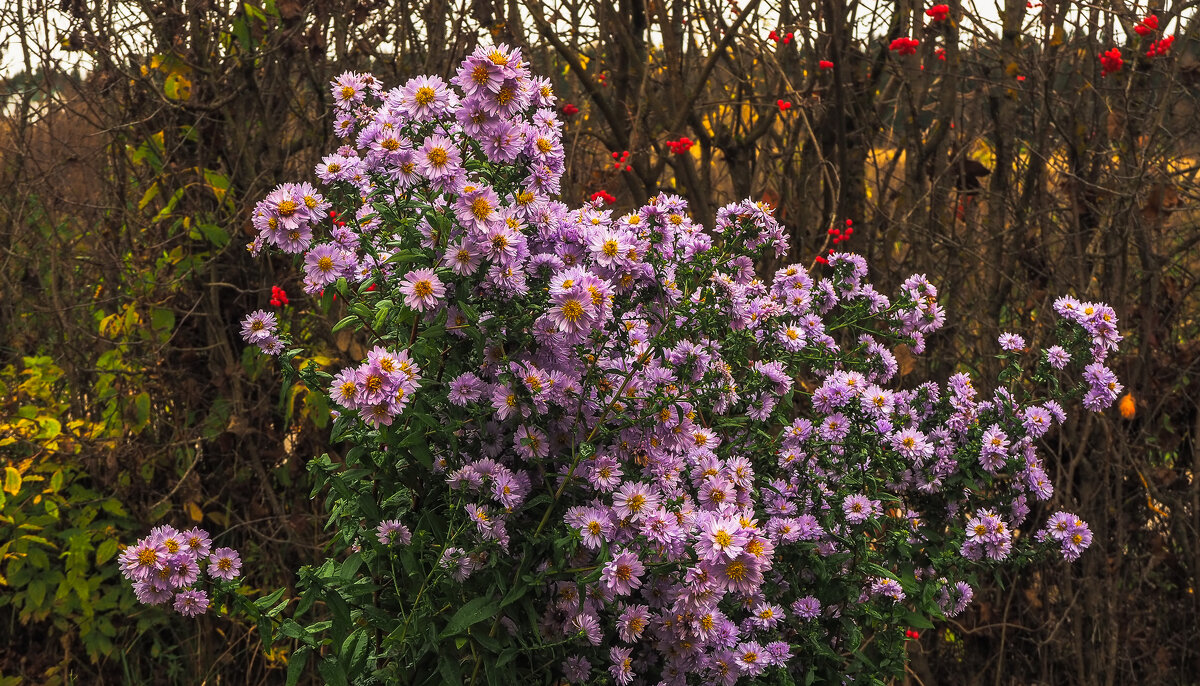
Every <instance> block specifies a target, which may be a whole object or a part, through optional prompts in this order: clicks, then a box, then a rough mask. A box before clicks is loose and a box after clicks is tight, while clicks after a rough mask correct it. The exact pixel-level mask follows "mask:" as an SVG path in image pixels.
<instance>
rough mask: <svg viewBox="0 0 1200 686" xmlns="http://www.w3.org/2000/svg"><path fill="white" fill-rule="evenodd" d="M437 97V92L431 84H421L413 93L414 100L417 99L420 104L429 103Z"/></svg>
mask: <svg viewBox="0 0 1200 686" xmlns="http://www.w3.org/2000/svg"><path fill="white" fill-rule="evenodd" d="M435 98H437V93H435V92H434V90H433V89H432V88H430V87H429V86H421V87H420V88H418V89H417V92H416V93H414V94H413V100H416V101H417V104H418V105H422V106H424V105H428V104H429V103H431V102H433V101H434V99H435Z"/></svg>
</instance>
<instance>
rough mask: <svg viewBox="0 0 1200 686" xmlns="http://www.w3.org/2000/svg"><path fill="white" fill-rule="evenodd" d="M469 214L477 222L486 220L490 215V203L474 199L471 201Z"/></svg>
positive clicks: (482, 199)
mask: <svg viewBox="0 0 1200 686" xmlns="http://www.w3.org/2000/svg"><path fill="white" fill-rule="evenodd" d="M471 214H472V215H474V216H475V218H476V219H479V220H484V219H487V218H488V217H490V216H491V215H492V203H490V202H488V199H487V198H475V199H474V200H472V201H471Z"/></svg>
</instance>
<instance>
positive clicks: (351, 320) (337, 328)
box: [333, 315, 358, 333]
mask: <svg viewBox="0 0 1200 686" xmlns="http://www.w3.org/2000/svg"><path fill="white" fill-rule="evenodd" d="M356 321H358V317H356V316H354V315H350V316H348V317H342V319H341V321H339V322H338V323H337V324H334V325H333V333H337V332H338V331H341V330H342V329H344V328H346V327H347V326H350V325H351V324H353V323H354V322H356Z"/></svg>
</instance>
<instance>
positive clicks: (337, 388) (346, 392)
mask: <svg viewBox="0 0 1200 686" xmlns="http://www.w3.org/2000/svg"><path fill="white" fill-rule="evenodd" d="M361 392H362V389H361V388H360V386H359V377H358V370H357V369H355V368H354V367H346V368H345V369H343V370H342V371H340V372H338V375H337V376H335V377H333V382H332V383H331V384H330V386H329V397H330V398H331V399H332V400H333V402H335V403H337V404H338V405H341V406H342V407H344V408H346V409H347V410H353V409H357V408H358V407H359V404H358V400H357V398H358V397H359V395H360V393H361Z"/></svg>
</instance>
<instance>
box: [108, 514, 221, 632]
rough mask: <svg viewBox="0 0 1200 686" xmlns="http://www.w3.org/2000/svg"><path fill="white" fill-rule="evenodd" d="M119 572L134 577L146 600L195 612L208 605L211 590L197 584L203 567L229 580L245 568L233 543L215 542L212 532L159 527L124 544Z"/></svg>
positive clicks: (182, 611)
mask: <svg viewBox="0 0 1200 686" xmlns="http://www.w3.org/2000/svg"><path fill="white" fill-rule="evenodd" d="M119 563H120V565H121V574H123V575H124V576H125V578H126V579H129V580H130V581H132V582H133V592H134V593H135V594H136V595H137V599H138V600H139V601H141V602H143V603H145V604H147V605H163V604H165V603H168V602H170V603H171V605H172V606H173V607H174V608H175V611H176V612H178V613H180V614H182V615H184V616H186V617H194V616H196V615H201V614H204V613H205V612H207V611H208V592H207V591H204V590H202V589H199V588H196V584H197V583H198V582H199V581H200V579H201V573H202V571H207V573H208V575H209V576H210V577H212V578H213V579H220V580H222V581H231V580H233V579H235V578H237V576H238V575H239V574H240V573H241V570H242V560H241V558H240V557H239V556H238V554H237V551H235V550H233V549H232V548H216V549H213V547H212V538H210V537H209V535H208V532H206V531H204V530H203V529H199V528H191V529H188V530H186V531H179V530H177V529H174V528H172V527H170V526H159V527H155V528H154V529H152V530H151V531H150V535H149V536H146V537H145V538H143V539H141V540H139V541H138V542H137V543H136V544H134V545H131V546H129V547H127V548H125V550H124V551H122V553H121V555H120V557H119Z"/></svg>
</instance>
